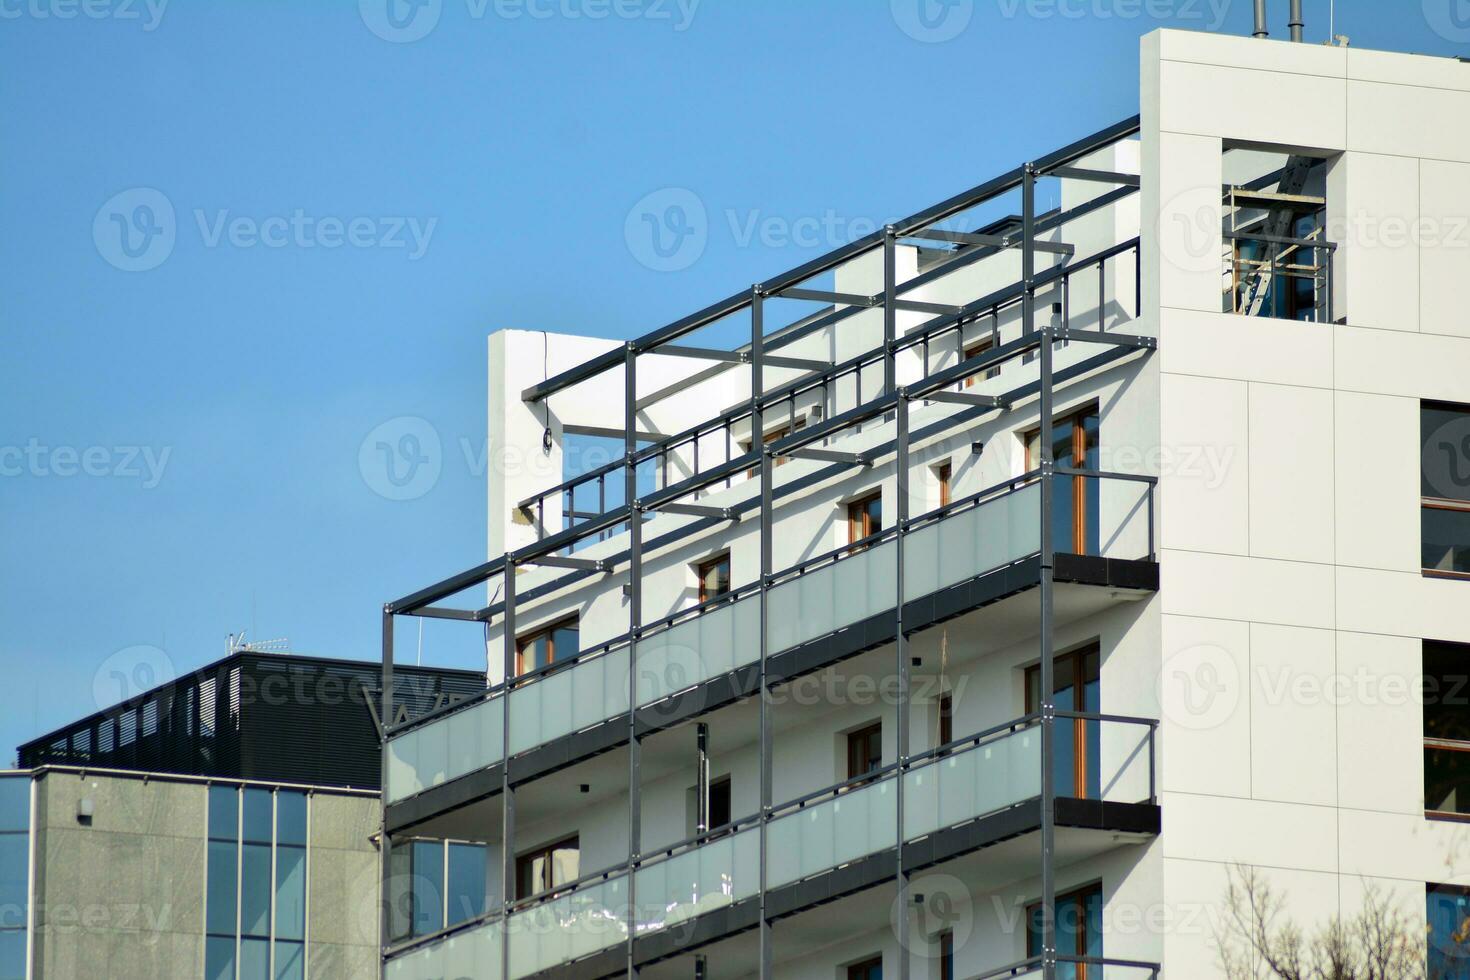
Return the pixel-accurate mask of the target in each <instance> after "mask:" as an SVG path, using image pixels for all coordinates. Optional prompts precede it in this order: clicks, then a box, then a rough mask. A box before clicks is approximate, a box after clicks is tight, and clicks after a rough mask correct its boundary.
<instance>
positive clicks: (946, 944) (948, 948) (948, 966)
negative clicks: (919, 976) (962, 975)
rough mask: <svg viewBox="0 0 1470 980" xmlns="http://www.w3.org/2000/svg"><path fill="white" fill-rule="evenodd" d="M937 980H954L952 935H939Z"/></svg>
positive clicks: (951, 933) (949, 933)
mask: <svg viewBox="0 0 1470 980" xmlns="http://www.w3.org/2000/svg"><path fill="white" fill-rule="evenodd" d="M939 980H954V933H953V932H949V931H945V932H941V933H940V934H939Z"/></svg>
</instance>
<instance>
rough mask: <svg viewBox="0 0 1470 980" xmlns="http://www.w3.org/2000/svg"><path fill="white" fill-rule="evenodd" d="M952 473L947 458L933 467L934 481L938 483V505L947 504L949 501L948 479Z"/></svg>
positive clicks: (943, 505) (946, 505)
mask: <svg viewBox="0 0 1470 980" xmlns="http://www.w3.org/2000/svg"><path fill="white" fill-rule="evenodd" d="M952 473H953V470H952V468H951V466H950V462H949V460H947V459H946V460H945V461H944V462H942V463H940V464H939V465H938V466H936V467H934V482H935V483H937V484H938V485H939V506H940V507H948V506H949V502H950V499H951V493H950V488H949V481H950V476H951V474H952Z"/></svg>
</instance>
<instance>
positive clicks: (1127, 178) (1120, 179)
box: [1043, 167, 1141, 187]
mask: <svg viewBox="0 0 1470 980" xmlns="http://www.w3.org/2000/svg"><path fill="white" fill-rule="evenodd" d="M1043 176H1047V177H1063V178H1066V179H1067V180H1091V181H1095V182H1097V183H1099V184H1122V185H1123V186H1124V187H1138V186H1140V185H1141V182H1140V181H1139V179H1138V175H1137V174H1124V173H1118V172H1116V171H1113V170H1089V169H1087V168H1085V167H1054V168H1053V169H1051V170H1050V171H1048V172H1047V173H1046V174H1043Z"/></svg>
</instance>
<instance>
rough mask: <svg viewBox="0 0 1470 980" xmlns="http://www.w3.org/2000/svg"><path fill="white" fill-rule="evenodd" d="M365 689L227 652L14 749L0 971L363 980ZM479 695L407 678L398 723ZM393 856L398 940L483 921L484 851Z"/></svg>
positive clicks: (467, 844)
mask: <svg viewBox="0 0 1470 980" xmlns="http://www.w3.org/2000/svg"><path fill="white" fill-rule="evenodd" d="M377 685H378V670H377V665H376V664H372V663H361V662H353V661H341V660H325V659H319V658H313V657H301V656H294V655H290V656H287V655H280V654H262V653H255V652H244V653H234V654H232V655H230V656H229V657H226V658H225V659H223V660H220V661H217V662H215V663H212V664H210V665H208V666H206V667H203V668H201V669H199V670H197V671H194V672H192V673H190V674H188V675H186V676H184V677H181V678H179V679H177V680H175V681H173V682H170V683H168V684H164V685H162V686H160V687H157V688H154V689H152V690H149V691H147V692H145V693H143V694H140V695H138V696H137V697H135V698H131V699H129V700H128V701H126V702H124V703H122V704H118V705H115V706H113V707H111V708H108V709H106V710H104V711H100V712H98V713H97V714H95V715H92V716H89V717H87V718H83V719H80V720H78V721H77V722H75V723H73V724H71V725H69V726H67V727H66V728H63V729H61V730H59V731H56V732H53V733H51V734H49V735H46V736H43V737H42V738H39V739H36V740H34V741H32V742H30V743H27V744H26V745H23V746H21V748H20V752H19V755H20V762H21V765H22V766H24V767H26V768H25V769H24V770H19V771H10V772H0V978H3V980H77V978H107V980H199V978H204V980H342V978H357V977H371V976H374V975H375V974H376V972H377V969H378V961H379V950H380V947H381V945H382V941H381V935H380V932H379V930H380V927H381V926H380V918H381V917H380V914H379V912H380V908H381V907H382V903H381V902H380V900H379V890H378V889H379V872H378V845H377V835H378V829H379V824H380V815H381V808H382V804H381V802H380V799H379V795H378V791H379V777H380V768H379V758H380V749H379V734H378V732H379V727H378V725H377V723H376V716H375V713H374V712H375V706H376V703H377V699H378V686H377ZM483 688H484V675H483V674H482V673H471V672H466V671H451V670H436V669H429V668H418V667H409V668H407V671H406V673H405V674H404V675H403V676H402V677H400V679H399V681H398V683H397V691H398V694H399V703H398V707H397V709H395V710H396V711H397V717H398V718H399V720H400V721H402V720H406V719H408V718H411V717H414V716H415V715H417V714H421V713H425V712H428V711H431V710H434V709H435V708H438V707H442V706H443V705H445V704H447V703H452V702H454V701H456V700H460V699H464V698H470V697H474V696H475V695H476V694H477V693H478V692H479V691H481V690H482V689H483ZM396 855H397V860H398V861H399V862H400V864H399V870H400V872H401V877H400V879H399V882H400V890H399V891H398V892H395V893H394V894H393V895H392V896H391V897H392V899H393V906H392V907H393V909H394V914H393V917H392V921H391V922H390V923H389V925H390V928H392V929H393V930H394V933H393V935H394V936H395V937H397V938H404V937H408V936H410V935H412V934H413V933H414V932H415V930H417V931H427V930H429V929H431V928H432V929H440V928H442V927H443V924H444V923H445V922H446V921H447V922H455V921H458V920H460V919H467V918H473V917H474V916H476V915H478V914H480V913H482V912H483V911H484V909H485V905H484V889H485V880H486V873H485V866H486V863H487V851H486V848H485V846H484V845H483V844H482V843H476V842H471V841H442V840H441V841H434V842H425V843H417V844H415V843H409V844H406V845H405V846H403V847H400V848H399V849H398V851H397V852H396ZM431 858H437V862H438V863H437V864H434V863H433V862H432V860H431Z"/></svg>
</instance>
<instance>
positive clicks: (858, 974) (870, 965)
mask: <svg viewBox="0 0 1470 980" xmlns="http://www.w3.org/2000/svg"><path fill="white" fill-rule="evenodd" d="M847 980H883V957H881V956H875V957H873V958H872V959H870V960H863V961H862V962H861V963H854V964H852V966H849V967H848V968H847Z"/></svg>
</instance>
